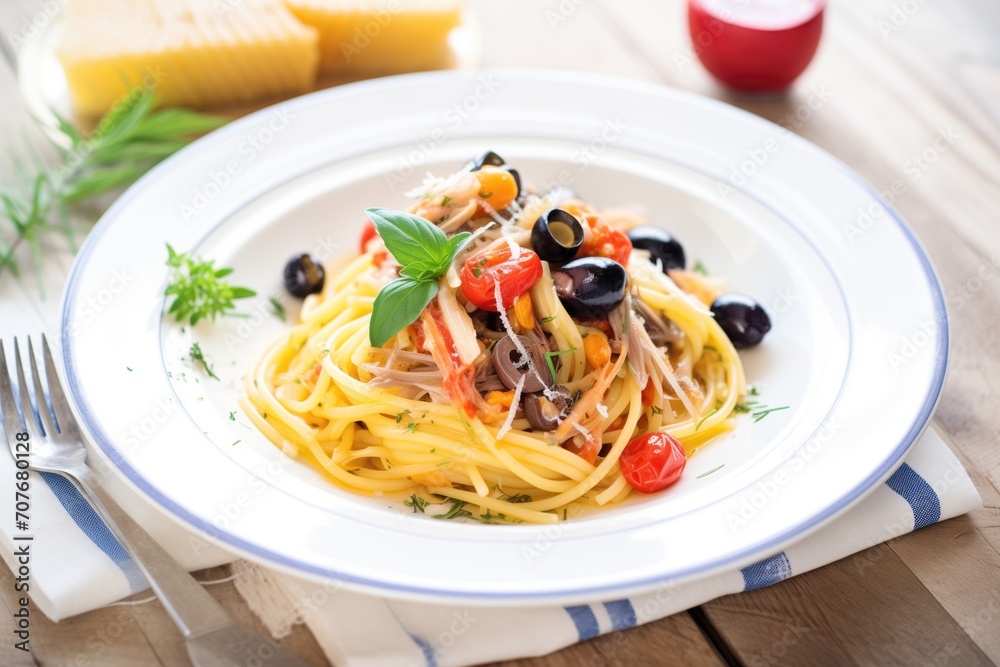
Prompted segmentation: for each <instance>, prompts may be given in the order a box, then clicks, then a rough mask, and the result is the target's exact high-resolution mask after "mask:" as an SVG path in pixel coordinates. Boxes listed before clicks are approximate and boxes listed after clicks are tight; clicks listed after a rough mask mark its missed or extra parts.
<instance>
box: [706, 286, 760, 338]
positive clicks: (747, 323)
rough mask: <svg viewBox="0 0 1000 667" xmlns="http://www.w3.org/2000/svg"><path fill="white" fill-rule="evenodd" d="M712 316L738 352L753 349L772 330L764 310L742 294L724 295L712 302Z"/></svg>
mask: <svg viewBox="0 0 1000 667" xmlns="http://www.w3.org/2000/svg"><path fill="white" fill-rule="evenodd" d="M712 314H713V315H715V321H716V322H718V323H719V326H720V327H722V330H723V331H725V332H726V335H727V336H729V340H731V341H732V343H733V346H734V347H735V348H736V349H737V350H742V349H744V348H747V347H753V346H754V345H756V344H757V343H759V342H760V341H761V340H763V338H764V334H766V333H767V332H768V331H770V330H771V318H769V317H768V316H767V312H766V311H765V310H764V308H763V307H762V306H761V305H760V304H759V303H757V302H756V301H754V300H753V299H751V298H750V297H748V296H743V295H742V294H723V295H722V296H720V297H719V298H718V299H716V300H715V301H713V302H712Z"/></svg>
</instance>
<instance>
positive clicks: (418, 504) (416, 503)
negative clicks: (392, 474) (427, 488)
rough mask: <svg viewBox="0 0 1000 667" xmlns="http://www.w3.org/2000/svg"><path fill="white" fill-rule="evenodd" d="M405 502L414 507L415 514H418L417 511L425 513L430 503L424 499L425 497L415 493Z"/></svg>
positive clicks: (404, 502)
mask: <svg viewBox="0 0 1000 667" xmlns="http://www.w3.org/2000/svg"><path fill="white" fill-rule="evenodd" d="M403 504H404V505H406V506H407V507H412V508H413V513H414V514H416V513H417V512H420V513H421V514H423V513H424V510H425V509H427V506H428V505H429V504H430V503H428V502H427V501H426V500H424V499H423V498H421V497H420V496H418V495H417V494H415V493H414V494H413V495H412V496H410V499H409V500H404V501H403Z"/></svg>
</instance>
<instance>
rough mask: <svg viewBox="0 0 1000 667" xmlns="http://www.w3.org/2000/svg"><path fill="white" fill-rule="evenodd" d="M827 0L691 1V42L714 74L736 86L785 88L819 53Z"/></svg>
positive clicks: (689, 13)
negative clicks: (817, 48) (764, 0)
mask: <svg viewBox="0 0 1000 667" xmlns="http://www.w3.org/2000/svg"><path fill="white" fill-rule="evenodd" d="M825 4H826V3H825V1H824V0H794V1H790V0H785V2H780V3H775V2H764V3H760V2H746V0H689V3H688V29H689V31H690V34H691V46H692V48H693V49H694V52H695V53H697V54H698V58H699V60H701V62H702V64H703V65H704V66H705V69H707V70H708V71H709V72H711V73H712V75H713V76H715V78H717V79H719V80H720V81H722V82H723V83H724V84H726V85H727V86H730V87H731V88H735V89H737V90H746V91H751V92H758V91H770V90H782V89H784V88H787V87H788V86H790V85H791V84H792V82H793V81H795V79H796V77H798V76H799V74H801V73H802V71H803V70H804V69H805V68H806V66H807V65H809V62H810V61H811V60H812V58H813V56H814V55H815V54H816V47H817V46H818V45H819V38H820V35H821V34H822V32H823V9H824V6H825Z"/></svg>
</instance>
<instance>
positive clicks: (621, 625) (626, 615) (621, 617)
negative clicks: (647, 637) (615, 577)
mask: <svg viewBox="0 0 1000 667" xmlns="http://www.w3.org/2000/svg"><path fill="white" fill-rule="evenodd" d="M604 608H605V609H607V610H608V616H609V617H610V618H611V629H612V630H625V629H626V628H632V627H635V623H636V620H635V608H633V607H632V603H631V602H630V601H628V600H612V601H611V602H605V603H604Z"/></svg>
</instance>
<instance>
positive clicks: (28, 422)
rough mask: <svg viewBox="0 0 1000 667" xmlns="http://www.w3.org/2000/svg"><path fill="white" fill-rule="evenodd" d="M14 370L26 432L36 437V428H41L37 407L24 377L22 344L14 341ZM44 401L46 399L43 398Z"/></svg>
mask: <svg viewBox="0 0 1000 667" xmlns="http://www.w3.org/2000/svg"><path fill="white" fill-rule="evenodd" d="M14 368H15V370H16V371H17V385H18V391H19V392H20V394H21V417H22V423H23V424H24V430H26V431H27V432H28V433H32V434H33V435H34V432H35V427H37V426H39V423H38V418H37V417H36V416H35V406H34V404H33V403H32V402H31V392H30V391H28V381H27V380H26V379H25V375H24V364H22V363H21V344H20V341H18V340H17V339H16V338H15V339H14ZM42 400H45V397H44V396H42Z"/></svg>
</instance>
